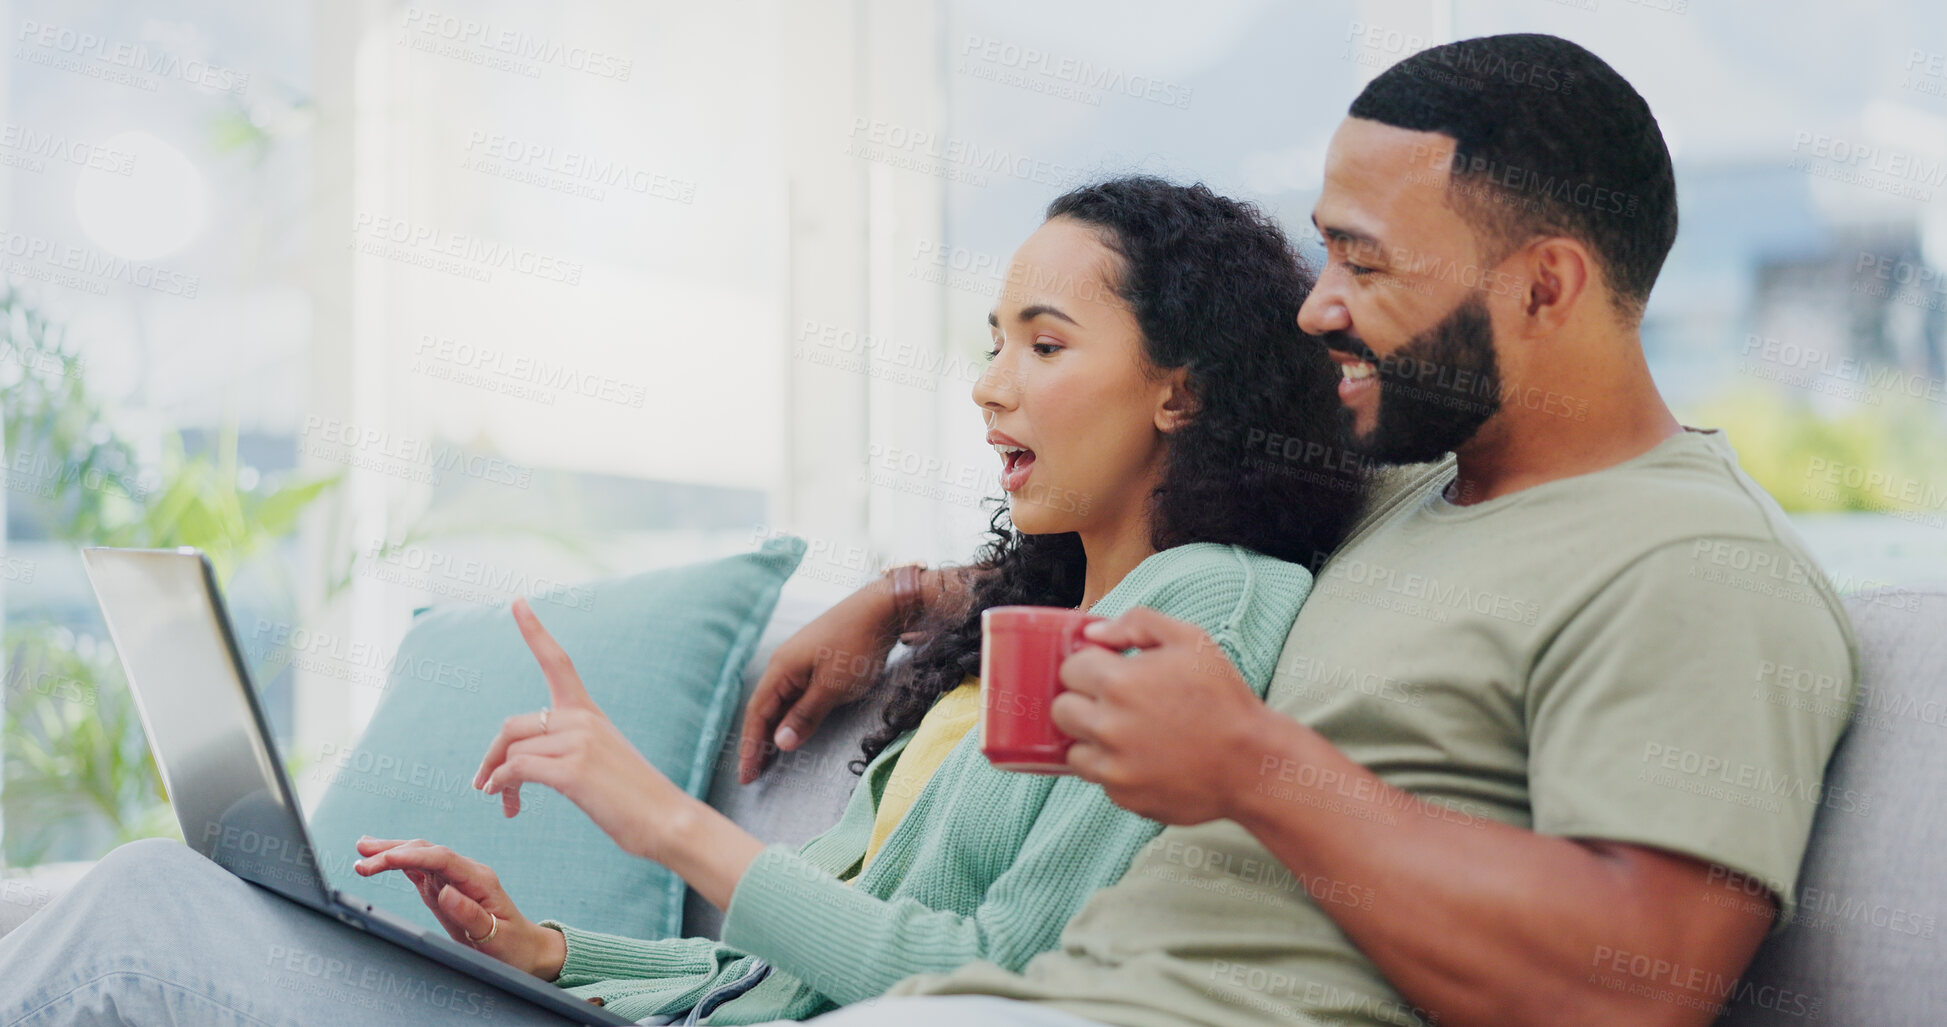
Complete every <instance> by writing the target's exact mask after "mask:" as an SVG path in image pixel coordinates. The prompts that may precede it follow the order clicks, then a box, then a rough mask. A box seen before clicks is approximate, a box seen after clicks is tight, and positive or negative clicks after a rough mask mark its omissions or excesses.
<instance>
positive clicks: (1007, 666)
mask: <svg viewBox="0 0 1947 1027" xmlns="http://www.w3.org/2000/svg"><path fill="white" fill-rule="evenodd" d="M1104 619H1106V618H1103V617H1097V616H1095V615H1094V614H1092V613H1083V612H1082V611H1080V610H1069V609H1064V608H1062V607H1059V606H994V607H989V608H988V609H986V610H983V611H981V614H980V751H981V753H982V754H984V755H985V756H986V757H987V760H988V762H990V763H992V764H993V765H994V766H996V767H999V768H1000V769H1002V770H1017V771H1021V772H1023V773H1029V774H1068V773H1072V771H1070V770H1069V769H1068V747H1069V746H1070V745H1073V744H1074V742H1075V740H1074V739H1073V738H1070V737H1068V736H1067V735H1065V734H1062V733H1061V731H1060V730H1058V729H1057V728H1056V727H1055V722H1054V721H1053V720H1052V719H1050V718H1049V716H1048V707H1049V706H1050V705H1051V704H1052V703H1053V702H1054V700H1055V696H1057V695H1059V694H1060V693H1061V691H1062V686H1061V661H1063V660H1065V659H1067V658H1068V655H1069V654H1070V653H1073V652H1075V651H1077V650H1079V649H1081V648H1082V647H1084V646H1089V645H1095V644H1096V643H1094V642H1090V641H1089V640H1088V639H1086V638H1083V637H1082V629H1083V628H1085V627H1087V626H1088V625H1090V624H1092V623H1094V622H1096V621H1099V620H1104Z"/></svg>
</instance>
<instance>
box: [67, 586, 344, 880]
mask: <svg viewBox="0 0 1947 1027" xmlns="http://www.w3.org/2000/svg"><path fill="white" fill-rule="evenodd" d="M81 556H82V562H83V563H84V564H85V565H86V566H87V569H88V580H89V581H90V582H91V583H92V584H93V585H94V589H95V598H96V600H97V601H99V602H100V603H101V610H102V616H103V618H104V619H105V620H106V621H107V622H108V634H109V637H111V638H112V639H114V642H115V650H116V652H117V653H118V654H120V656H121V659H122V669H123V671H124V672H125V673H126V674H127V676H128V684H129V690H130V691H131V692H133V693H134V696H135V706H136V710H137V711H138V712H139V713H140V714H141V716H142V729H143V731H144V732H146V733H147V735H148V738H149V748H150V749H151V750H152V751H153V752H154V753H155V759H156V766H157V767H158V768H159V769H160V770H161V771H162V781H163V786H164V787H165V788H166V789H167V790H168V793H169V804H170V806H171V807H173V808H174V809H175V811H176V821H177V823H179V824H181V825H182V830H183V840H184V841H186V842H187V843H189V846H190V847H191V848H193V849H195V850H196V851H197V852H200V853H202V854H203V855H205V856H208V857H209V858H210V859H211V860H214V861H215V862H216V863H217V864H219V865H221V866H223V867H225V868H227V869H228V870H229V871H230V872H231V873H234V874H236V875H237V876H238V877H241V878H243V879H244V880H246V881H251V882H254V883H256V884H260V885H262V886H264V887H266V888H269V889H271V890H273V891H276V892H279V893H280V894H283V895H287V896H289V897H290V898H293V899H296V900H297V901H299V902H304V903H306V904H308V905H313V906H319V905H323V904H324V902H325V898H326V895H325V885H324V877H323V875H322V874H321V873H320V872H319V870H318V867H317V865H316V860H315V857H314V855H313V853H312V850H311V842H310V838H309V835H308V834H307V832H306V831H305V829H304V822H303V820H302V819H301V817H300V815H299V811H298V809H297V807H296V796H295V793H294V792H293V791H292V789H291V788H290V782H289V781H288V780H287V779H286V777H285V776H284V771H283V768H282V767H280V766H279V765H278V763H277V760H276V757H275V755H274V754H273V753H272V751H271V749H270V744H271V743H270V741H269V738H270V733H269V731H268V729H267V726H266V722H265V720H264V716H263V711H262V709H261V708H260V707H259V705H258V703H257V696H256V693H255V692H254V691H252V689H251V686H250V682H249V680H248V678H247V673H246V671H245V669H244V666H243V661H242V659H241V658H240V656H239V654H238V652H237V648H236V639H235V635H234V633H233V632H232V631H231V628H230V622H229V618H228V617H227V616H226V615H225V614H224V612H223V608H222V604H221V599H220V597H219V595H218V593H217V588H216V578H215V575H214V574H213V573H212V572H211V571H210V569H209V564H208V560H207V559H206V558H205V557H204V556H203V555H202V554H201V553H199V552H197V551H195V550H193V549H184V550H154V549H100V548H95V549H83V550H82V551H81Z"/></svg>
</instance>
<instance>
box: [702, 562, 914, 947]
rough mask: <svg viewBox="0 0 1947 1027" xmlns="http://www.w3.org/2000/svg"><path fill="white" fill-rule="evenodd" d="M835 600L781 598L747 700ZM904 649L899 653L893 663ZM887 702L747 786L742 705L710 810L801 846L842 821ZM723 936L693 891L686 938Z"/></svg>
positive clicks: (841, 720)
mask: <svg viewBox="0 0 1947 1027" xmlns="http://www.w3.org/2000/svg"><path fill="white" fill-rule="evenodd" d="M830 605H831V603H830V602H829V601H825V600H819V599H814V598H808V597H806V596H802V595H794V594H793V593H792V590H791V588H790V587H789V586H786V588H785V591H784V594H783V595H782V596H780V597H779V598H778V604H777V611H776V612H775V613H773V614H772V615H771V623H770V626H769V628H768V629H766V631H765V632H764V637H763V638H761V639H760V640H759V641H758V643H757V651H756V653H755V654H754V655H753V656H752V657H751V661H750V663H749V664H748V665H747V666H746V667H745V668H744V690H743V698H744V700H748V699H749V698H750V694H751V691H752V690H753V689H755V688H756V687H757V679H758V677H759V676H760V675H761V674H763V672H764V667H765V665H766V664H768V663H769V662H770V660H771V653H772V652H774V651H776V649H777V647H778V643H780V642H783V641H784V640H785V639H787V638H789V637H791V635H792V634H793V633H795V632H796V631H797V630H798V629H799V628H802V627H804V626H805V625H806V624H807V623H809V622H810V621H811V619H812V618H814V617H816V616H818V615H819V614H821V613H823V612H825V610H826V609H827V608H828V607H829V606H830ZM903 651H904V650H895V654H894V658H895V659H897V658H898V654H899V653H901V652H903ZM884 702H885V696H884V695H883V694H881V695H873V696H868V697H866V698H864V699H862V700H860V701H858V702H855V703H852V704H851V705H849V706H842V707H840V708H838V709H836V710H833V711H832V712H831V714H830V715H828V716H827V717H826V718H825V722H824V724H823V725H822V726H821V727H819V729H818V733H817V734H815V735H812V736H811V740H810V741H809V742H807V743H805V744H804V745H802V746H799V747H798V749H797V750H796V751H793V752H782V753H778V754H777V755H776V756H775V757H774V758H773V759H772V762H771V766H770V768H769V769H767V770H766V771H765V772H764V775H763V776H762V777H759V778H758V779H757V780H755V781H753V782H751V783H750V784H749V785H741V784H738V783H737V743H738V740H739V738H741V737H742V735H743V730H744V717H743V705H742V702H741V701H740V702H739V704H738V707H737V720H736V723H735V724H733V725H731V728H730V733H729V734H727V735H725V736H724V744H723V747H722V749H721V750H720V751H719V752H718V754H717V771H716V773H715V774H714V775H713V776H712V778H711V781H710V791H709V793H708V796H707V799H708V801H709V803H710V805H711V806H713V807H715V808H716V809H718V810H720V811H722V812H723V813H724V814H726V815H728V816H729V817H730V819H732V820H735V821H736V822H737V823H738V825H739V826H741V827H742V828H743V829H744V830H746V831H749V832H750V833H751V834H754V835H756V836H757V837H758V838H760V839H762V840H764V841H766V842H775V843H783V844H786V845H793V846H795V845H800V844H802V843H804V842H806V841H809V840H811V838H813V837H814V836H816V835H817V834H819V833H820V832H822V831H824V830H826V829H827V828H829V827H831V826H832V825H833V824H836V823H838V818H839V815H840V814H842V813H843V812H844V811H845V803H846V800H848V799H850V798H851V796H852V789H853V788H854V787H855V786H856V785H857V784H858V781H859V777H858V775H857V774H854V773H852V771H851V769H850V768H849V767H848V766H847V764H849V763H851V762H852V760H854V759H856V758H857V757H858V755H859V742H860V740H861V739H863V738H864V737H865V736H866V735H867V734H869V733H871V731H872V729H873V728H875V727H877V726H878V723H879V710H880V708H881V707H882V706H883V705H884ZM722 932H723V911H722V910H719V909H718V908H717V907H715V906H712V905H711V904H710V903H709V902H708V901H706V900H704V899H703V897H702V896H699V895H698V894H697V893H696V890H695V889H693V888H692V889H690V892H689V895H688V897H687V898H686V899H685V900H684V903H683V934H684V936H686V937H691V938H716V937H719V936H721V934H722Z"/></svg>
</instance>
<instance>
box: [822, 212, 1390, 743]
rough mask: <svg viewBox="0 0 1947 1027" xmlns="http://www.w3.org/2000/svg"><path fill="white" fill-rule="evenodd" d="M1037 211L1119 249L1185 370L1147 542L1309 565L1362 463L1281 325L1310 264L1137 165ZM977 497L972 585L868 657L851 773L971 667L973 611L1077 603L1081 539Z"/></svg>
mask: <svg viewBox="0 0 1947 1027" xmlns="http://www.w3.org/2000/svg"><path fill="white" fill-rule="evenodd" d="M1055 218H1068V219H1071V220H1074V221H1078V222H1081V223H1082V224H1085V225H1089V226H1091V227H1093V228H1095V229H1096V230H1097V231H1098V232H1099V233H1100V236H1101V239H1102V241H1103V243H1104V244H1105V245H1107V246H1108V247H1109V249H1110V250H1111V251H1112V252H1114V253H1115V254H1116V256H1117V257H1118V258H1119V268H1118V271H1119V278H1120V281H1119V282H1117V283H1116V292H1117V295H1118V296H1119V297H1120V298H1121V299H1122V300H1123V301H1124V302H1126V303H1127V304H1128V305H1129V309H1130V310H1131V311H1132V312H1133V313H1134V315H1135V320H1136V324H1137V327H1138V328H1139V329H1140V330H1141V332H1142V342H1143V351H1144V355H1145V357H1146V359H1147V362H1148V363H1149V365H1151V370H1152V371H1153V372H1154V373H1165V372H1167V371H1170V370H1173V369H1176V368H1186V369H1187V375H1186V377H1187V382H1188V388H1189V391H1190V393H1191V396H1192V397H1193V399H1194V400H1195V405H1194V407H1193V408H1192V409H1193V413H1192V415H1191V417H1190V419H1189V421H1188V422H1187V423H1185V424H1184V425H1183V426H1182V427H1180V428H1178V429H1177V430H1176V431H1173V432H1170V433H1169V434H1168V435H1166V436H1164V445H1165V451H1164V469H1163V476H1162V481H1161V483H1160V484H1159V485H1158V487H1157V488H1156V489H1155V491H1154V492H1153V493H1152V494H1151V495H1150V497H1149V502H1150V543H1151V545H1153V546H1155V548H1156V549H1157V550H1158V551H1161V550H1164V549H1169V548H1172V547H1175V546H1180V545H1185V544H1188V543H1192V542H1215V543H1221V544H1229V545H1239V546H1244V547H1247V548H1250V549H1254V550H1256V551H1258V552H1260V553H1264V554H1266V555H1269V556H1274V557H1277V558H1279V559H1283V560H1289V561H1291V562H1293V563H1297V564H1302V565H1304V566H1305V567H1307V568H1309V569H1312V570H1316V569H1317V566H1318V564H1319V563H1320V562H1322V560H1323V558H1324V556H1325V554H1326V553H1328V552H1329V551H1330V550H1332V549H1333V548H1334V547H1336V546H1337V545H1338V543H1339V542H1340V541H1341V540H1342V539H1343V537H1344V535H1345V532H1346V530H1347V529H1348V528H1349V526H1350V525H1351V522H1352V518H1353V517H1354V515H1355V514H1356V512H1357V509H1358V506H1359V503H1360V501H1361V499H1362V498H1363V496H1364V490H1365V473H1364V465H1363V463H1362V462H1360V461H1358V460H1356V459H1351V458H1348V455H1347V454H1346V453H1345V451H1344V450H1343V449H1342V448H1341V446H1340V442H1339V440H1340V429H1339V423H1340V421H1339V409H1340V404H1339V400H1338V380H1339V373H1338V371H1337V369H1336V366H1335V365H1334V364H1333V363H1332V361H1331V360H1330V358H1329V357H1328V356H1327V355H1326V352H1325V348H1324V345H1323V344H1322V343H1321V342H1320V341H1319V340H1318V339H1316V338H1314V337H1312V336H1310V335H1307V334H1305V333H1304V332H1302V331H1300V330H1299V328H1298V308H1299V306H1300V305H1302V304H1303V303H1304V301H1305V297H1306V296H1307V295H1308V294H1309V293H1310V291H1311V286H1312V282H1313V280H1314V276H1313V273H1312V271H1311V269H1310V268H1308V267H1307V266H1306V265H1305V263H1304V262H1303V260H1301V259H1300V258H1299V256H1298V254H1297V252H1296V251H1295V250H1294V249H1293V248H1292V245H1291V242H1290V240H1288V239H1287V238H1286V237H1285V234H1284V232H1283V230H1281V229H1280V228H1279V227H1278V226H1277V224H1276V223H1275V222H1273V221H1272V220H1271V219H1270V218H1269V217H1267V216H1265V215H1264V214H1263V213H1261V212H1260V211H1258V210H1257V208H1256V207H1254V206H1252V205H1251V204H1249V203H1244V202H1240V201H1237V200H1233V199H1229V198H1227V197H1223V196H1219V195H1217V194H1215V193H1213V192H1211V191H1210V190H1209V189H1208V188H1206V187H1205V186H1203V185H1201V184H1197V185H1187V186H1186V185H1178V184H1175V183H1172V182H1168V181H1165V180H1163V179H1160V178H1154V177H1150V176H1134V177H1126V178H1117V179H1112V180H1109V181H1105V182H1100V183H1097V184H1094V185H1087V186H1083V187H1081V188H1078V189H1075V190H1073V191H1071V192H1068V193H1066V194H1064V195H1062V196H1060V197H1058V198H1057V199H1055V201H1054V202H1053V203H1050V204H1049V205H1048V210H1047V220H1050V221H1052V220H1054V219H1055ZM993 502H995V503H997V504H998V506H997V509H995V511H994V514H993V518H992V521H991V522H990V526H989V533H988V535H989V537H988V541H987V543H986V545H985V546H984V547H983V548H982V549H981V551H980V553H979V554H978V555H977V556H976V557H975V560H974V562H973V563H972V564H971V567H972V568H973V569H974V570H975V571H976V572H978V573H976V574H975V575H974V584H973V587H972V588H971V589H968V590H965V591H964V592H963V596H964V598H963V599H962V601H961V602H959V603H957V604H940V605H938V606H936V607H934V608H930V609H929V610H928V611H927V616H926V617H925V619H924V621H923V622H922V624H921V625H920V626H919V628H918V629H917V630H918V634H919V638H918V640H917V644H916V645H915V647H914V650H913V652H912V654H911V657H910V658H909V659H907V660H904V661H900V662H897V663H895V664H893V665H892V666H890V667H888V668H887V670H886V671H885V672H884V675H885V677H884V679H883V680H882V681H881V687H889V688H890V689H891V690H892V694H891V697H890V698H889V699H888V701H887V704H886V706H885V707H884V709H883V714H882V720H881V724H880V726H879V728H878V729H877V730H876V731H874V732H873V733H872V734H871V735H870V736H869V737H867V738H866V739H865V740H864V741H863V742H862V743H861V749H862V751H863V753H864V759H862V760H856V761H854V762H853V763H852V764H851V767H852V770H853V771H854V772H855V773H857V772H862V771H863V770H864V768H865V765H866V763H867V762H869V761H870V760H871V759H872V758H873V757H875V756H877V755H878V754H879V753H880V752H881V751H883V750H884V749H885V748H886V746H887V745H889V744H891V743H892V741H893V740H894V739H896V738H898V737H899V736H900V735H901V734H904V733H905V732H906V731H908V730H911V729H912V728H914V727H917V726H918V725H919V722H920V720H921V718H923V717H924V716H925V715H926V711H927V710H929V709H931V708H932V706H933V704H934V702H935V701H937V700H938V699H939V697H940V696H941V695H943V694H945V693H946V692H947V691H950V690H951V689H953V688H954V687H955V686H957V685H959V684H960V682H961V681H962V680H964V679H965V677H966V676H967V675H968V674H978V673H980V613H981V611H982V610H985V609H987V608H988V607H992V606H1004V605H1013V604H1027V605H1042V606H1071V607H1072V606H1075V605H1076V604H1078V603H1080V602H1081V600H1082V587H1083V580H1084V576H1085V571H1086V565H1087V560H1086V557H1085V554H1084V553H1083V551H1082V542H1081V538H1080V537H1079V536H1078V535H1077V534H1075V533H1074V532H1064V533H1059V534H1045V535H1026V534H1023V533H1021V532H1020V531H1018V530H1016V529H1015V528H1014V526H1013V524H1012V521H1011V520H1010V518H1009V512H1008V507H1007V505H1006V500H1005V499H1004V498H1000V499H995V500H993Z"/></svg>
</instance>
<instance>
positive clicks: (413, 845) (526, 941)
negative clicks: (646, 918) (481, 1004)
mask: <svg viewBox="0 0 1947 1027" xmlns="http://www.w3.org/2000/svg"><path fill="white" fill-rule="evenodd" d="M358 854H359V855H361V856H364V857H365V858H364V859H361V860H359V861H358V862H356V863H354V864H352V869H354V870H356V871H358V872H359V874H361V875H363V876H365V877H370V876H372V875H373V874H382V873H384V872H386V871H387V870H399V871H403V872H404V873H405V875H406V879H407V880H409V881H411V882H412V883H413V886H414V887H416V888H418V889H419V898H420V900H421V901H423V902H425V903H426V908H427V909H430V910H432V911H433V916H435V917H437V918H438V919H439V924H440V926H441V927H444V928H446V933H447V934H449V935H452V936H453V940H454V941H457V942H459V943H460V944H462V945H466V946H468V947H471V948H474V949H477V950H479V951H481V952H484V953H486V954H487V955H489V956H492V957H494V958H495V959H498V960H500V961H501V962H503V963H506V964H507V965H508V966H511V967H514V968H515V969H518V970H523V971H525V972H527V973H531V974H533V975H534V976H536V977H539V978H540V979H542V980H544V981H552V980H554V979H555V978H557V977H559V976H561V964H562V963H563V962H564V961H565V960H566V959H567V958H568V940H567V938H566V937H565V936H563V935H562V933H561V932H560V931H557V930H554V929H553V928H549V927H542V926H541V925H540V924H537V923H535V922H533V921H531V920H529V919H528V918H526V917H524V916H522V915H521V912H520V910H518V909H515V908H514V900H513V899H510V898H508V897H507V892H506V891H505V890H504V889H502V888H501V887H500V879H499V878H497V877H495V876H494V872H493V871H492V870H489V869H487V866H486V864H484V863H479V862H475V861H474V860H470V859H467V858H466V857H465V856H462V855H460V854H459V853H457V852H454V851H453V850H452V849H449V848H447V847H446V846H444V845H434V844H432V843H430V842H426V841H423V840H421V839H418V838H414V839H413V840H412V841H409V842H401V841H393V840H391V839H386V838H371V837H365V838H360V839H359V840H358ZM490 936H491V937H490Z"/></svg>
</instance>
